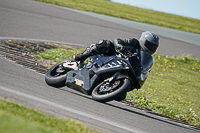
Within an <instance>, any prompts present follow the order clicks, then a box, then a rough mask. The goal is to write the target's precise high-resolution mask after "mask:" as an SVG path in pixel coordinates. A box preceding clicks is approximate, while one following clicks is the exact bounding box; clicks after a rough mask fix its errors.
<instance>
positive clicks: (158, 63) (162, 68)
mask: <svg viewBox="0 0 200 133" xmlns="http://www.w3.org/2000/svg"><path fill="white" fill-rule="evenodd" d="M72 51H73V52H72ZM83 51H84V49H80V50H78V49H77V50H76V51H75V50H64V49H60V48H58V49H52V50H47V51H45V52H44V53H40V54H38V55H37V57H40V58H42V59H46V60H55V61H57V62H58V61H62V60H65V59H69V58H72V55H74V54H76V53H81V52H83ZM70 54H72V55H70ZM154 59H155V61H154V66H153V68H152V71H151V72H150V74H149V77H148V79H147V80H146V82H145V84H144V86H143V87H142V88H141V89H139V90H138V91H137V90H133V91H131V92H129V93H128V95H127V97H126V100H128V101H131V102H133V103H134V104H137V105H142V106H144V107H147V108H150V109H152V110H153V111H154V112H157V113H160V114H164V115H167V116H170V117H172V118H175V119H179V120H183V121H186V122H188V123H190V124H192V125H195V126H199V127H200V110H199V105H200V97H199V96H200V78H199V75H200V60H198V59H194V58H193V57H187V56H179V57H165V56H160V55H157V54H155V55H154Z"/></svg>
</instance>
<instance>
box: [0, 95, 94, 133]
mask: <svg viewBox="0 0 200 133" xmlns="http://www.w3.org/2000/svg"><path fill="white" fill-rule="evenodd" d="M0 132H1V133H13V132H14V133H96V132H95V131H92V130H90V129H88V128H85V127H84V125H82V124H80V123H77V122H75V121H72V120H68V119H64V118H56V117H52V116H49V115H46V114H44V113H41V112H38V111H36V110H33V109H30V108H27V107H24V106H21V105H18V104H14V103H11V102H8V101H5V100H1V99H0Z"/></svg>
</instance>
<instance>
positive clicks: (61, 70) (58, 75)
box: [45, 49, 153, 102]
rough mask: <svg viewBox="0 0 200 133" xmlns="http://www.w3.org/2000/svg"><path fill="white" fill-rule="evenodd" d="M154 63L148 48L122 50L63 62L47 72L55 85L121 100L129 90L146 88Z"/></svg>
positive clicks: (49, 81)
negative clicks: (83, 59) (128, 51)
mask: <svg viewBox="0 0 200 133" xmlns="http://www.w3.org/2000/svg"><path fill="white" fill-rule="evenodd" d="M152 65H153V57H152V56H151V55H149V54H148V53H146V52H145V51H140V50H138V49H137V50H136V53H134V54H130V53H129V54H127V53H126V54H125V53H122V52H119V51H118V52H117V54H116V55H115V56H101V55H94V56H91V57H90V61H88V62H86V63H83V62H76V61H75V60H73V59H70V60H65V61H62V62H60V63H58V64H56V65H54V66H53V67H51V68H50V69H49V70H48V71H47V73H46V75H45V81H46V83H47V84H48V85H50V86H53V87H63V86H65V85H66V86H67V87H69V88H72V89H75V90H77V91H79V92H82V93H84V94H87V95H91V96H92V98H93V99H94V100H96V101H99V102H108V101H111V100H117V101H121V100H124V99H125V98H126V95H127V92H129V91H132V90H133V89H140V88H141V87H142V85H143V84H144V82H145V80H146V78H147V76H148V75H149V72H150V71H151V68H152Z"/></svg>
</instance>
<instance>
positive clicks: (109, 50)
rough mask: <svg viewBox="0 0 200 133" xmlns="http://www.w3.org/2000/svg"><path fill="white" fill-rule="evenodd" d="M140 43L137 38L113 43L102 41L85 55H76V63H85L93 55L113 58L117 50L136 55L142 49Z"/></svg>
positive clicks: (115, 40)
mask: <svg viewBox="0 0 200 133" xmlns="http://www.w3.org/2000/svg"><path fill="white" fill-rule="evenodd" d="M140 48H141V46H140V43H139V41H138V40H137V39H135V38H129V39H124V40H123V39H120V38H117V39H114V40H113V42H111V41H109V40H100V41H99V42H97V43H96V44H95V45H94V46H93V47H91V48H89V49H87V50H86V51H85V52H84V53H81V54H77V55H75V60H76V61H84V60H85V59H86V58H88V57H89V56H92V55H96V54H101V55H103V56H111V55H115V54H116V49H118V50H120V51H123V50H124V49H126V50H128V51H130V52H131V53H134V52H135V50H136V49H140Z"/></svg>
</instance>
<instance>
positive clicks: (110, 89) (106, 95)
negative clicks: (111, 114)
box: [92, 78, 131, 102]
mask: <svg viewBox="0 0 200 133" xmlns="http://www.w3.org/2000/svg"><path fill="white" fill-rule="evenodd" d="M108 82H109V80H107V81H103V82H102V83H100V84H99V85H98V86H97V87H95V88H94V90H93V91H92V98H93V99H94V100H96V101H99V102H108V101H111V100H115V99H118V98H120V97H121V96H122V95H123V94H125V93H126V92H127V91H128V90H129V89H130V88H131V81H130V79H127V78H124V79H119V80H116V81H114V82H113V83H112V85H109V86H108V84H109V83H108Z"/></svg>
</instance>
